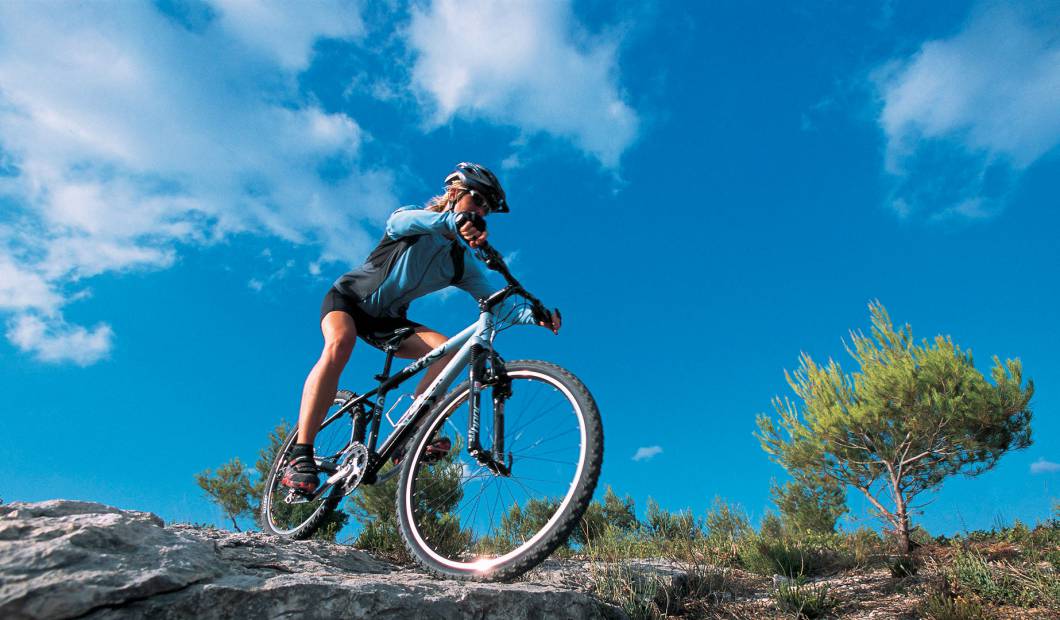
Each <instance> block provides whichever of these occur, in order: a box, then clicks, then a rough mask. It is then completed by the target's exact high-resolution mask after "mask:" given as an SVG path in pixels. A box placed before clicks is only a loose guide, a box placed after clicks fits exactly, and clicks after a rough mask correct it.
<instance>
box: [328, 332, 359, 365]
mask: <svg viewBox="0 0 1060 620" xmlns="http://www.w3.org/2000/svg"><path fill="white" fill-rule="evenodd" d="M356 342H357V337H356V336H349V335H342V336H339V337H336V338H332V339H331V340H328V341H327V342H325V343H324V354H323V356H322V357H323V358H324V359H326V360H327V361H329V362H337V363H340V364H345V363H346V360H348V359H350V353H352V352H353V345H354V344H355V343H356Z"/></svg>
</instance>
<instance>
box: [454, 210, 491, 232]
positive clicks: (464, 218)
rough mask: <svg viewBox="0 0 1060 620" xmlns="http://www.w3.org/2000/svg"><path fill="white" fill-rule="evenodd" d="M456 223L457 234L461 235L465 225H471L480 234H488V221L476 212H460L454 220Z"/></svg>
mask: <svg viewBox="0 0 1060 620" xmlns="http://www.w3.org/2000/svg"><path fill="white" fill-rule="evenodd" d="M453 221H454V222H455V223H456V232H457V233H458V234H459V232H460V229H461V228H463V227H464V224H467V223H470V224H471V225H472V226H474V227H475V229H476V230H478V231H479V232H486V219H485V218H483V217H482V216H481V215H479V214H478V213H475V212H474V211H460V212H459V213H457V214H456V218H455V219H454V220H453Z"/></svg>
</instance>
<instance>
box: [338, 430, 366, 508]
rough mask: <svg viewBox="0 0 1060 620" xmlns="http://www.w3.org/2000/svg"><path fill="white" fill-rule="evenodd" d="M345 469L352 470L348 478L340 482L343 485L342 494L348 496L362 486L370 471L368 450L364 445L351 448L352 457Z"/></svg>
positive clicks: (347, 475) (358, 444)
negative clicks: (366, 473)
mask: <svg viewBox="0 0 1060 620" xmlns="http://www.w3.org/2000/svg"><path fill="white" fill-rule="evenodd" d="M343 467H344V468H345V467H348V468H350V471H349V472H348V473H347V474H346V477H345V478H344V479H343V480H342V481H340V482H339V484H341V485H342V487H341V490H342V494H343V496H346V495H349V494H350V493H353V492H354V491H356V490H357V487H359V486H361V481H362V480H364V474H365V472H367V471H368V448H367V447H365V445H364V444H362V443H356V444H353V446H351V447H350V456H349V458H347V459H346V465H344V466H343Z"/></svg>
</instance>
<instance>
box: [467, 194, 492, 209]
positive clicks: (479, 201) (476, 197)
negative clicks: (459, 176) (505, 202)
mask: <svg viewBox="0 0 1060 620" xmlns="http://www.w3.org/2000/svg"><path fill="white" fill-rule="evenodd" d="M466 191H467V193H469V194H471V201H472V202H474V203H475V206H476V207H479V208H481V209H485V210H486V213H487V214H488V213H492V212H493V210H494V208H493V203H491V202H490V200H489V199H488V198H486V197H485V196H484V195H482V194H480V193H478V192H476V191H475V190H473V189H469V190H466Z"/></svg>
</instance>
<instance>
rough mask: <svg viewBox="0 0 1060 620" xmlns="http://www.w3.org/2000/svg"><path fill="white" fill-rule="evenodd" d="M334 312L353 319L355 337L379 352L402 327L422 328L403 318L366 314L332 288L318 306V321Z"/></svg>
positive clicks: (351, 298) (352, 301) (350, 298)
mask: <svg viewBox="0 0 1060 620" xmlns="http://www.w3.org/2000/svg"><path fill="white" fill-rule="evenodd" d="M336 311H338V312H345V313H346V314H348V315H350V316H351V317H353V324H354V325H355V326H357V335H358V336H360V337H361V340H363V341H365V342H367V343H368V344H370V345H372V346H373V347H375V348H377V349H379V350H383V345H385V344H386V341H387V340H390V339H391V338H392V337H393V336H394V332H396V331H397V330H399V329H401V328H403V327H412V328H416V327H422V325H420V324H419V323H417V322H415V321H410V320H408V319H406V318H405V317H403V316H401V317H390V316H372V315H370V314H367V313H366V312H365V311H364V310H362V309H361V306H360V305H358V303H357V300H356V299H354V298H353V297H350V296H348V295H343V294H342V292H341V291H339V290H338V289H336V288H334V287H332V288H331V290H330V291H328V294H327V295H324V302H323V303H322V304H320V320H321V321H323V320H324V317H325V316H327V314H328V313H329V312H336Z"/></svg>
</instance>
